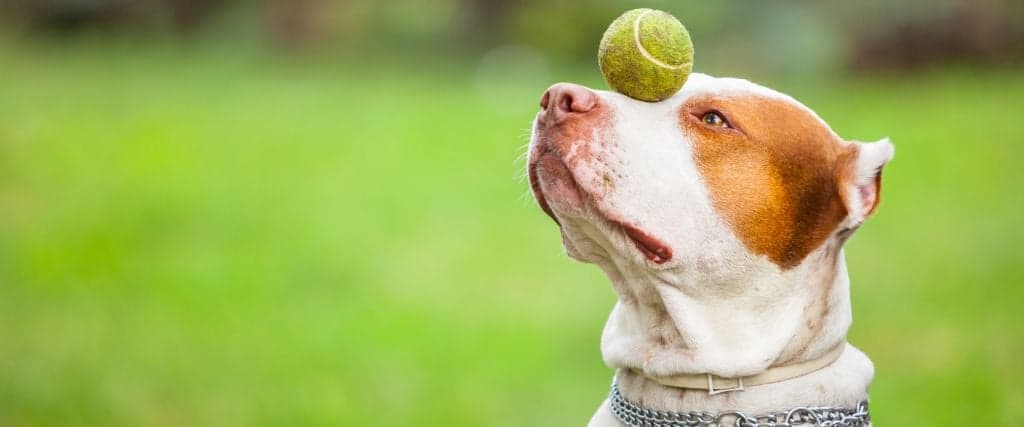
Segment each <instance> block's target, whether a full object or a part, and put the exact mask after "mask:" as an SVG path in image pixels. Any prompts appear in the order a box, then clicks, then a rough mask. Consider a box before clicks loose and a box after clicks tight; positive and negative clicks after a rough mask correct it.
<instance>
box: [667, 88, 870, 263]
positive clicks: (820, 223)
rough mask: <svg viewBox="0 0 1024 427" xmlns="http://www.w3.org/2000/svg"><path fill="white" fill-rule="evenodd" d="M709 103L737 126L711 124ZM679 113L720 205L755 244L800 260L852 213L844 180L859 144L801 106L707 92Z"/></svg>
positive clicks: (755, 248) (774, 256)
mask: <svg viewBox="0 0 1024 427" xmlns="http://www.w3.org/2000/svg"><path fill="white" fill-rule="evenodd" d="M709 111H718V112H720V113H721V114H722V116H723V117H724V118H725V119H726V120H727V121H728V122H729V123H730V124H732V126H733V127H734V128H735V129H729V128H721V127H713V126H710V125H707V124H704V123H703V122H702V121H701V117H702V116H703V115H704V114H705V113H707V112H709ZM679 120H680V123H681V125H682V127H683V129H684V130H685V131H686V133H688V134H690V135H692V137H693V138H692V140H693V143H694V153H695V154H694V155H695V157H696V161H697V167H698V168H699V170H700V172H701V174H702V175H703V177H704V180H705V181H706V183H707V186H708V190H709V191H710V195H711V200H712V203H713V204H714V206H715V209H716V210H718V212H719V213H720V214H721V215H722V216H723V217H724V219H725V220H726V222H727V223H728V224H729V225H730V226H731V227H732V229H733V231H734V232H735V233H736V235H737V236H738V237H739V239H740V240H741V241H742V242H743V244H744V245H746V246H747V248H749V249H750V250H751V251H752V252H754V253H756V254H760V255H765V256H767V257H768V258H769V259H770V260H772V262H774V263H775V264H777V265H779V266H780V267H782V268H783V269H789V268H792V267H795V266H796V265H798V264H800V262H801V261H802V260H803V259H804V258H805V257H806V256H807V255H808V254H809V253H810V252H811V251H813V250H814V249H815V248H817V247H818V246H820V245H821V244H822V243H823V242H824V241H825V239H827V238H828V236H829V235H830V234H831V233H832V232H833V231H834V230H835V229H836V227H837V226H838V225H839V223H840V222H841V221H842V220H843V218H845V217H846V215H847V210H846V207H845V206H844V205H843V200H842V195H841V194H840V191H841V190H840V187H841V186H840V184H839V183H840V182H841V181H840V180H841V179H842V176H841V175H842V174H844V173H848V172H847V171H846V168H844V167H842V166H844V165H843V164H842V163H845V162H846V161H848V160H847V159H854V160H855V158H856V148H855V146H853V145H847V144H844V143H843V142H842V141H841V140H840V139H839V138H838V137H837V136H836V135H835V134H834V133H832V132H831V131H830V130H829V129H828V128H827V127H826V126H825V125H823V124H822V123H821V122H820V121H819V120H818V119H817V118H816V117H814V116H813V115H812V114H810V113H809V112H807V111H805V110H803V109H802V108H800V107H799V106H796V105H793V104H791V103H789V102H786V101H784V100H781V99H772V98H767V97H756V96H742V97H739V96H736V97H731V96H728V97H727V96H706V97H700V98H695V99H692V100H690V101H689V102H687V103H686V104H684V105H683V106H682V108H681V109H680V112H679ZM851 153H852V154H851ZM841 160H842V162H841Z"/></svg>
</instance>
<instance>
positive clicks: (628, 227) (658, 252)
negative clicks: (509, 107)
mask: <svg viewBox="0 0 1024 427" xmlns="http://www.w3.org/2000/svg"><path fill="white" fill-rule="evenodd" d="M527 175H528V179H529V180H530V189H531V191H532V192H533V197H534V198H535V199H537V204H538V205H540V208H541V210H543V211H544V213H545V214H547V215H548V216H549V217H551V219H552V220H554V221H555V223H556V224H558V225H559V226H560V227H561V226H562V223H561V222H559V220H558V216H556V215H555V212H554V210H553V209H552V208H551V203H549V202H548V196H549V195H550V196H552V197H553V198H554V199H556V200H557V203H558V204H559V205H568V206H570V207H575V208H580V209H581V208H582V207H583V204H584V203H586V202H585V199H588V198H590V197H589V195H588V194H587V192H586V191H584V190H583V189H582V188H580V186H579V184H577V182H576V179H575V177H573V174H572V171H570V170H569V167H568V166H566V165H565V162H563V161H562V159H561V157H560V156H559V155H558V154H557V153H555V152H554V151H552V150H551V149H550V148H545V147H536V148H535V150H534V152H533V153H531V156H530V163H529V166H528V168H527ZM542 180H544V181H543V183H542ZM591 205H593V206H594V207H595V210H596V211H597V212H598V213H599V214H601V216H603V217H604V218H605V219H606V220H608V222H610V223H612V224H613V225H614V226H616V227H619V228H621V229H622V231H623V232H624V233H625V235H626V237H627V238H628V239H629V240H630V241H632V243H633V246H635V247H636V248H637V250H639V251H640V253H642V254H643V255H644V257H645V258H647V259H648V260H650V261H651V262H654V263H655V264H663V263H665V262H668V261H669V260H671V259H672V249H671V248H669V247H668V245H666V244H665V243H664V242H662V241H661V240H659V239H658V238H657V237H654V236H652V235H651V234H649V233H647V232H646V231H644V230H641V229H640V228H639V227H637V226H635V225H632V224H630V223H628V222H626V221H622V220H618V219H617V215H609V214H608V213H607V212H604V211H603V210H602V209H601V208H600V207H599V206H598V205H597V204H596V203H591Z"/></svg>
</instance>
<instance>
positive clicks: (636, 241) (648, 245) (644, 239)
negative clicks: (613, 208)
mask: <svg viewBox="0 0 1024 427" xmlns="http://www.w3.org/2000/svg"><path fill="white" fill-rule="evenodd" d="M615 222H616V223H617V224H619V226H621V227H622V229H623V231H625V232H626V237H629V240H632V241H633V245H634V246H636V248H637V249H639V250H640V252H641V253H643V254H644V256H645V257H647V259H649V260H651V262H653V263H655V264H664V263H666V262H668V261H669V260H671V259H672V248H670V247H668V245H666V244H665V243H663V242H662V241H661V240H659V239H658V238H657V237H654V236H652V235H650V234H648V233H647V232H646V231H643V230H641V229H639V228H637V227H636V226H634V225H631V224H627V223H624V222H621V221H615Z"/></svg>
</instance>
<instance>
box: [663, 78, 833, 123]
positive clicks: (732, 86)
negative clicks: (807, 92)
mask: <svg viewBox="0 0 1024 427" xmlns="http://www.w3.org/2000/svg"><path fill="white" fill-rule="evenodd" d="M702 96H703V97H721V98H738V99H742V98H746V99H757V100H762V101H767V102H770V103H779V104H783V105H786V106H789V107H793V108H796V109H798V110H799V111H802V112H803V113H806V114H808V115H809V116H811V117H812V118H813V119H814V120H815V121H817V122H818V123H819V124H821V125H822V126H825V127H826V128H828V124H827V123H825V121H824V120H822V119H821V117H819V116H818V113H816V112H814V110H811V109H810V108H808V107H807V106H805V105H804V104H802V103H800V101H797V100H796V99H794V98H793V97H791V96H789V95H786V94H784V93H782V92H779V91H776V90H774V89H771V88H768V87H765V86H761V85H759V84H757V83H754V82H751V81H749V80H746V79H739V78H733V77H712V76H709V75H707V74H701V73H693V74H692V75H691V76H690V78H689V79H688V80H687V81H686V84H685V85H683V87H682V89H680V90H679V92H677V93H676V94H675V95H674V96H673V97H672V98H670V102H672V103H673V104H674V105H676V106H679V105H682V104H684V103H686V101H688V100H690V99H693V98H695V97H702Z"/></svg>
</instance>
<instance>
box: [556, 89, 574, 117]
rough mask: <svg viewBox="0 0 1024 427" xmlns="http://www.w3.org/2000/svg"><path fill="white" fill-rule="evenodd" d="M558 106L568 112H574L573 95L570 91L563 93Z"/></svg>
mask: <svg viewBox="0 0 1024 427" xmlns="http://www.w3.org/2000/svg"><path fill="white" fill-rule="evenodd" d="M558 107H559V108H561V109H562V111H565V112H567V113H571V112H572V95H570V94H568V93H562V98H561V100H560V102H559V103H558Z"/></svg>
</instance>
